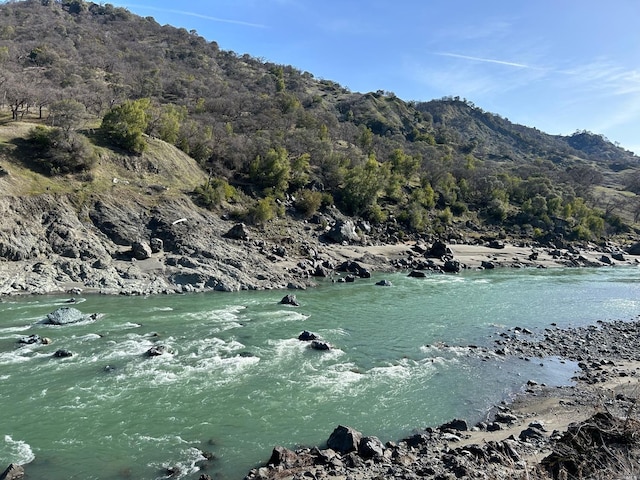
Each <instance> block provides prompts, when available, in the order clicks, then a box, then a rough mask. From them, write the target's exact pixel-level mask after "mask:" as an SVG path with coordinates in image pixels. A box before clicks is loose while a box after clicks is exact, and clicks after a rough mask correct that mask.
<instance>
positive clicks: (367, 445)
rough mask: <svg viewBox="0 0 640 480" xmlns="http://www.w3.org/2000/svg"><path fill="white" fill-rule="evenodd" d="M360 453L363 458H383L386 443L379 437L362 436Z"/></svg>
mask: <svg viewBox="0 0 640 480" xmlns="http://www.w3.org/2000/svg"><path fill="white" fill-rule="evenodd" d="M358 454H359V455H360V456H361V457H362V458H381V457H382V456H383V455H384V445H383V444H382V442H381V441H380V439H379V438H378V437H362V438H361V439H360V442H359V443H358Z"/></svg>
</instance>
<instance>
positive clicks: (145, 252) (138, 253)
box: [131, 242, 153, 260]
mask: <svg viewBox="0 0 640 480" xmlns="http://www.w3.org/2000/svg"><path fill="white" fill-rule="evenodd" d="M152 253H153V252H152V251H151V247H150V246H149V244H148V243H147V242H133V243H132V244H131V255H132V256H133V258H135V259H136V260H147V259H148V258H151V254H152Z"/></svg>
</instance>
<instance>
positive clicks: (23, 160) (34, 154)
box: [0, 138, 50, 176]
mask: <svg viewBox="0 0 640 480" xmlns="http://www.w3.org/2000/svg"><path fill="white" fill-rule="evenodd" d="M8 143H9V144H11V145H13V146H14V147H15V148H11V147H10V146H9V145H5V146H1V147H0V148H1V149H2V150H1V151H2V153H3V154H5V155H6V157H7V158H8V159H10V161H12V162H14V163H17V164H19V165H21V166H22V167H24V168H27V169H29V170H31V171H33V172H36V173H39V174H41V175H45V176H49V174H50V166H49V165H48V164H47V163H46V162H45V161H44V160H43V159H42V158H41V157H40V151H39V150H38V149H37V148H36V147H35V146H34V145H33V143H32V142H31V141H29V140H27V139H25V138H14V139H13V140H10V141H9V142H8Z"/></svg>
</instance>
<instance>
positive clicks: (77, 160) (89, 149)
mask: <svg viewBox="0 0 640 480" xmlns="http://www.w3.org/2000/svg"><path fill="white" fill-rule="evenodd" d="M29 140H30V141H31V142H32V145H33V146H34V147H35V149H36V151H37V157H38V158H39V160H40V162H39V163H40V165H41V166H42V167H43V169H44V171H45V173H47V174H48V175H58V174H65V173H79V172H84V171H87V170H90V169H91V168H92V167H93V166H94V165H95V162H96V160H97V155H96V152H95V149H94V148H93V145H92V144H91V142H90V141H89V140H88V139H87V137H85V136H83V135H80V134H78V133H75V132H65V131H63V130H62V129H60V128H47V127H43V126H41V125H38V126H37V127H34V128H33V129H32V130H31V132H30V133H29Z"/></svg>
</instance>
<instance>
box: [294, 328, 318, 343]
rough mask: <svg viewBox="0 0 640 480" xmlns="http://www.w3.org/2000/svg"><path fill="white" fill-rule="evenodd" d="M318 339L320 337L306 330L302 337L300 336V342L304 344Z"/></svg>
mask: <svg viewBox="0 0 640 480" xmlns="http://www.w3.org/2000/svg"><path fill="white" fill-rule="evenodd" d="M318 339H319V337H318V336H317V335H316V334H315V333H311V332H308V331H307V330H304V331H303V332H302V333H301V334H300V335H298V340H300V341H302V342H310V341H312V340H318Z"/></svg>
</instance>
